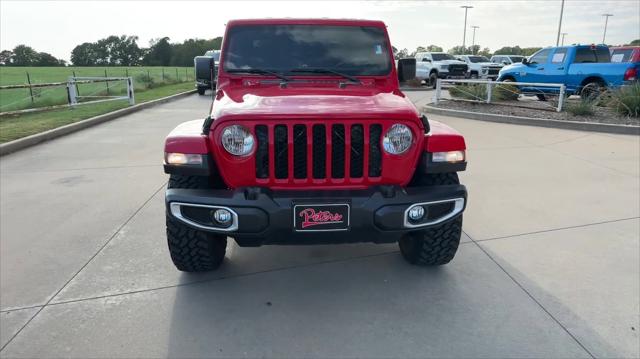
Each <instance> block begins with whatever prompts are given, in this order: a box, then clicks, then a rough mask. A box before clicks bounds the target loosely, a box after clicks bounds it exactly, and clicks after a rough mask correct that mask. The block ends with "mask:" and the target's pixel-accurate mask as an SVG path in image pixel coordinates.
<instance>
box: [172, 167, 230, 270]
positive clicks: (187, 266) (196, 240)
mask: <svg viewBox="0 0 640 359" xmlns="http://www.w3.org/2000/svg"><path fill="white" fill-rule="evenodd" d="M210 187H211V186H210V185H209V183H208V178H207V177H202V176H180V175H171V177H170V178H169V184H168V188H191V189H206V188H210ZM166 226H167V244H168V246H169V254H170V255H171V260H172V261H173V264H174V265H175V266H176V268H178V270H180V271H183V272H204V271H211V270H215V269H217V268H218V267H220V265H221V264H222V261H223V260H224V256H225V252H226V248H227V236H226V235H223V234H214V233H209V232H204V231H199V230H196V229H193V228H191V227H189V226H187V225H186V224H184V223H182V222H180V221H179V220H177V219H175V218H173V217H172V216H171V215H170V214H169V213H167V214H166Z"/></svg>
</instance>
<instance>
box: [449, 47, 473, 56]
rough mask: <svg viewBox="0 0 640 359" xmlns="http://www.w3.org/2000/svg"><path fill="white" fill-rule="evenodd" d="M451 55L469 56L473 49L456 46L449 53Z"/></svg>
mask: <svg viewBox="0 0 640 359" xmlns="http://www.w3.org/2000/svg"><path fill="white" fill-rule="evenodd" d="M448 52H449V53H450V54H451V55H467V54H470V53H471V47H463V46H454V47H453V48H451V49H449V51H448Z"/></svg>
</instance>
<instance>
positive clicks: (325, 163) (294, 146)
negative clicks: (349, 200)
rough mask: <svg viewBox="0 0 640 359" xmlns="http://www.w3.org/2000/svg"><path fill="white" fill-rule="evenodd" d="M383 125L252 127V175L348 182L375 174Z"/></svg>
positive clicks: (379, 162)
mask: <svg viewBox="0 0 640 359" xmlns="http://www.w3.org/2000/svg"><path fill="white" fill-rule="evenodd" d="M382 128H383V127H382V125H381V124H362V123H355V124H354V123H348V124H343V123H338V124H332V125H325V124H318V123H316V124H313V125H306V124H291V125H274V126H273V127H271V126H266V125H256V126H255V128H254V131H255V136H256V141H257V143H256V156H255V171H256V173H255V175H256V179H260V180H268V179H275V180H286V182H290V181H292V180H312V179H313V180H314V181H315V180H321V181H325V180H326V181H331V180H338V181H339V182H337V183H343V182H342V180H346V182H344V183H348V182H349V180H350V179H354V180H361V179H362V178H364V177H367V178H376V177H380V176H381V175H382V157H383V154H382V149H381V143H380V141H381V136H382ZM270 131H272V132H270ZM270 141H273V142H270ZM272 171H273V172H272ZM263 183H264V182H263ZM280 183H283V182H280ZM319 183H322V182H319Z"/></svg>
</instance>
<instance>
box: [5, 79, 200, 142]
mask: <svg viewBox="0 0 640 359" xmlns="http://www.w3.org/2000/svg"><path fill="white" fill-rule="evenodd" d="M193 88H194V86H193V83H192V82H181V83H176V84H170V85H165V86H159V87H156V88H152V89H149V90H146V91H142V92H138V93H137V94H136V103H142V102H146V101H150V100H155V99H158V98H161V97H165V96H169V95H173V94H176V93H180V92H184V91H188V90H193ZM128 105H129V104H128V102H127V101H124V100H123V101H112V102H104V103H99V104H87V105H81V106H77V107H76V108H62V109H56V110H51V111H43V112H36V113H27V114H22V115H16V116H2V117H0V143H4V142H7V141H11V140H15V139H18V138H21V137H25V136H29V135H32V134H35V133H38V132H42V131H46V130H49V129H52V128H56V127H60V126H64V125H67V124H70V123H73V122H76V121H79V120H83V119H86V118H89V117H93V116H97V115H100V114H103V113H107V112H110V111H114V110H117V109H121V108H124V107H127V106H128Z"/></svg>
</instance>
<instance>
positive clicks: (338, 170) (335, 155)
mask: <svg viewBox="0 0 640 359" xmlns="http://www.w3.org/2000/svg"><path fill="white" fill-rule="evenodd" d="M344 146H345V139H344V125H333V126H331V177H332V178H344Z"/></svg>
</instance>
